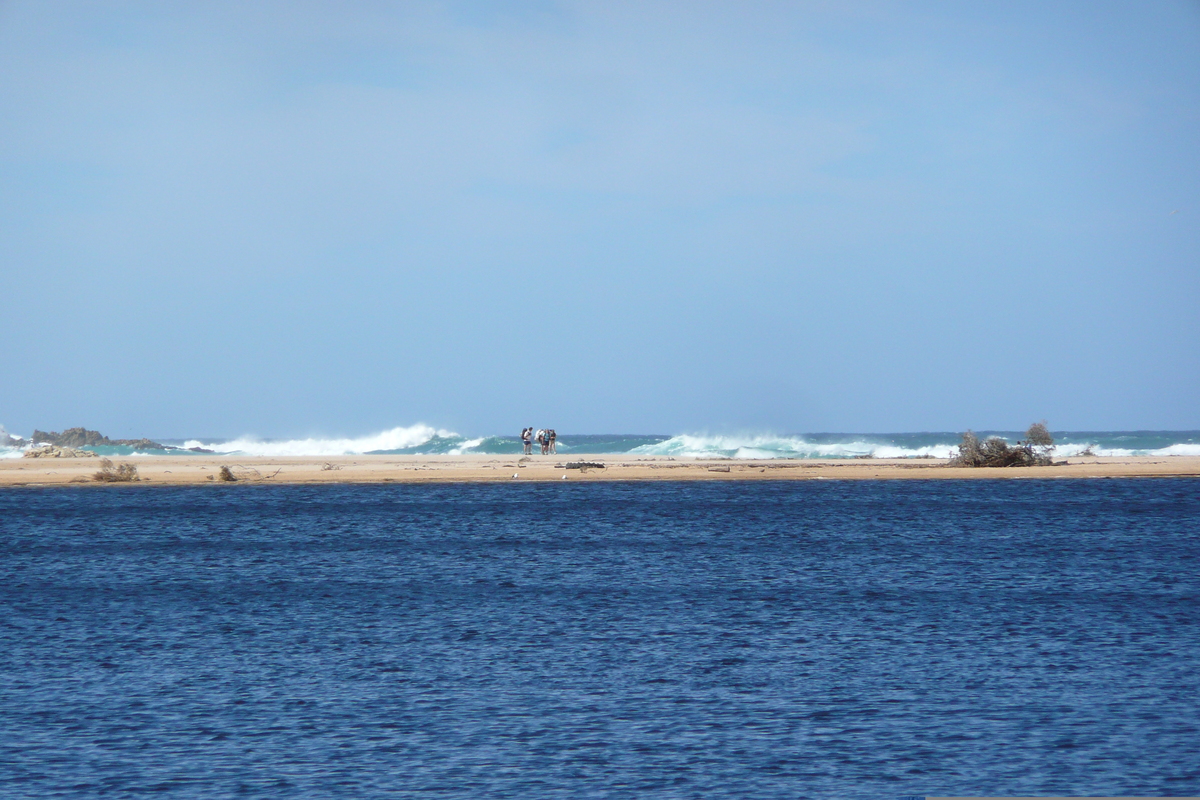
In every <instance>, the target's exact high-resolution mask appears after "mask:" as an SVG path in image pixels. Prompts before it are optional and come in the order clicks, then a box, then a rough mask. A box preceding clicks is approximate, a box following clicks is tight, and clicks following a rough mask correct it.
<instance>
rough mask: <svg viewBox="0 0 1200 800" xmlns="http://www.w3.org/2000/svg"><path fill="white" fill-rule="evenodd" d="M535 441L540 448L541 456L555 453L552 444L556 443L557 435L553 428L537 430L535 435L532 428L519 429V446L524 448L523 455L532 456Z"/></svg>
mask: <svg viewBox="0 0 1200 800" xmlns="http://www.w3.org/2000/svg"><path fill="white" fill-rule="evenodd" d="M534 441H537V443H538V444H539V445H541V448H542V455H544V456H545V455H550V454H551V453H557V452H558V451H557V450H555V449H554V443H555V442H557V441H558V434H557V433H555V432H554V429H553V428H539V429H538V431H537V433H536V434H535V433H534V432H533V428H522V429H521V444H523V445H524V446H525V455H527V456H528V455H533V443H534Z"/></svg>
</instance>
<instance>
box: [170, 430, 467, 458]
mask: <svg viewBox="0 0 1200 800" xmlns="http://www.w3.org/2000/svg"><path fill="white" fill-rule="evenodd" d="M474 441H476V440H470V441H467V440H463V438H462V437H461V436H459V435H458V434H457V433H454V432H453V431H447V430H439V429H437V428H433V427H430V426H429V425H420V424H418V425H411V426H409V427H407V428H405V427H397V428H392V429H391V430H386V431H382V432H380V433H373V434H370V435H367V436H359V437H355V438H340V439H337V438H330V439H321V438H316V437H312V438H308V439H287V440H283V441H272V440H265V441H264V440H262V439H256V438H253V437H240V438H238V439H232V440H230V441H223V442H202V441H199V440H196V439H190V440H188V441H187V442H185V443H184V445H183V446H184V447H185V448H192V447H200V448H203V449H205V450H212V451H214V452H217V453H221V454H227V453H228V454H233V453H239V454H242V455H248V456H274V457H279V456H352V455H362V454H364V453H388V452H392V453H394V452H402V451H411V450H413V449H414V448H421V447H426V446H428V447H432V448H434V449H437V450H438V451H439V452H454V450H457V452H458V453H461V452H464V451H465V450H467V449H469V448H470V442H474ZM439 443H443V444H449V445H450V447H449V448H446V447H438V446H437V445H438V444H439Z"/></svg>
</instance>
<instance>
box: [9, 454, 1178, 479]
mask: <svg viewBox="0 0 1200 800" xmlns="http://www.w3.org/2000/svg"><path fill="white" fill-rule="evenodd" d="M111 460H112V461H113V463H114V464H115V465H119V464H125V463H129V464H133V465H134V466H136V467H137V470H138V475H139V478H140V480H139V481H137V483H136V485H139V486H195V485H220V486H230V485H238V484H250V483H253V484H265V483H286V484H348V483H380V484H382V483H506V482H514V481H535V482H548V481H562V480H563V479H564V476H565V479H566V480H568V481H590V482H613V481H696V480H716V481H754V480H774V481H778V480H979V479H991V480H996V479H1001V480H1028V479H1038V478H1054V479H1089V478H1141V477H1160V478H1162V477H1200V456H1088V457H1076V458H1069V459H1064V460H1063V461H1064V462H1065V463H1061V462H1059V463H1055V464H1054V465H1053V466H1047V467H999V468H988V467H951V466H949V462H948V460H947V459H936V458H893V459H889V458H856V459H761V460H755V459H747V460H735V459H723V458H712V459H706V458H676V457H669V456H629V455H628V454H591V455H582V454H571V455H570V456H541V455H535V456H521V455H519V454H514V455H511V456H505V455H483V454H468V455H453V456H452V455H419V456H396V455H356V456H304V457H299V456H289V457H269V456H253V457H239V456H211V455H189V456H132V457H126V458H121V457H118V458H114V459H111ZM100 461H101V459H99V458H47V459H33V458H10V459H0V487H8V486H12V487H16V486H108V485H112V484H109V483H103V482H98V481H95V480H94V479H93V478H92V475H93V474H94V473H95V472H97V471H98V470H99V469H100ZM577 461H587V462H597V463H603V464H604V465H605V467H604V468H603V469H596V468H592V469H582V470H581V469H566V468H565V465H566V464H567V463H569V462H577ZM222 467H229V469H230V471H231V472H232V474H233V475H234V476H235V477H236V478H237V481H236V482H232V483H230V482H227V481H219V480H217V475H218V473H219V472H220V470H221V468H222ZM514 476H516V477H515V478H514ZM118 485H130V484H129V483H122V484H118Z"/></svg>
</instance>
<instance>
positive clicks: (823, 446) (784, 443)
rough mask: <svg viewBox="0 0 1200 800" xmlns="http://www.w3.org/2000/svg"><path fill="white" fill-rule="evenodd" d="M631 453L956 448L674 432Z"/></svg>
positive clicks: (838, 453) (871, 452)
mask: <svg viewBox="0 0 1200 800" xmlns="http://www.w3.org/2000/svg"><path fill="white" fill-rule="evenodd" d="M630 452H632V453H637V454H643V455H656V456H678V457H682V458H743V459H771V458H862V457H868V456H869V457H874V458H917V457H934V458H949V457H950V456H951V455H952V453H953V452H957V446H956V445H953V444H949V443H947V444H942V443H935V444H929V445H924V446H919V447H903V446H900V445H896V444H893V443H889V442H872V441H869V440H867V439H863V438H849V439H847V440H845V441H830V442H814V441H811V440H809V439H805V438H804V437H802V436H772V435H751V436H702V435H694V434H684V435H681V436H672V437H671V438H670V439H667V440H666V441H663V442H658V443H657V444H648V445H642V446H640V447H635V448H634V449H633V450H632V451H630Z"/></svg>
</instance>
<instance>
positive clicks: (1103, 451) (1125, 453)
mask: <svg viewBox="0 0 1200 800" xmlns="http://www.w3.org/2000/svg"><path fill="white" fill-rule="evenodd" d="M1089 451H1090V453H1089ZM1085 453H1087V454H1089V455H1093V456H1108V457H1112V458H1127V457H1129V456H1200V444H1189V443H1176V444H1172V445H1169V446H1167V447H1160V448H1157V449H1137V448H1129V447H1101V446H1099V445H1096V444H1062V445H1057V446H1056V447H1055V448H1054V455H1055V457H1057V458H1073V457H1078V456H1080V455H1083V454H1085Z"/></svg>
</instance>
